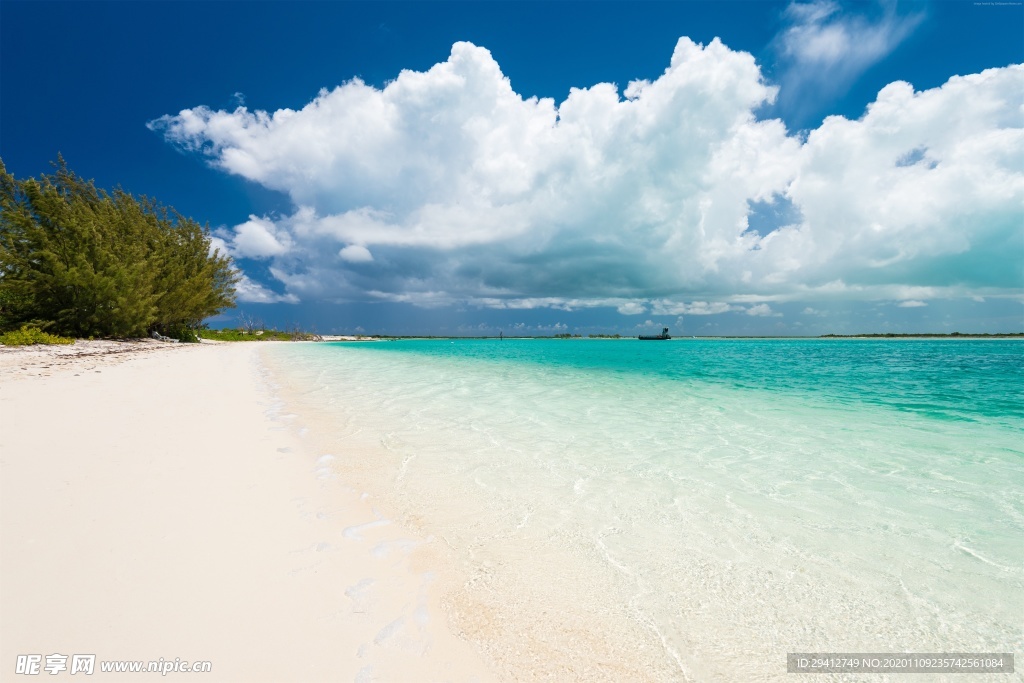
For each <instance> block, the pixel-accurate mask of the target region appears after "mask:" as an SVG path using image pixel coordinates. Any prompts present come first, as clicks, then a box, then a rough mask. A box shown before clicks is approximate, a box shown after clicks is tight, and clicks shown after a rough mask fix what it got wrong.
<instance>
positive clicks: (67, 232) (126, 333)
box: [0, 157, 238, 337]
mask: <svg viewBox="0 0 1024 683" xmlns="http://www.w3.org/2000/svg"><path fill="white" fill-rule="evenodd" d="M237 281H238V275H237V272H236V271H235V270H234V269H233V268H232V266H231V261H230V259H229V258H228V257H227V256H224V255H221V254H220V253H219V252H217V251H211V249H210V236H209V230H208V228H205V227H203V226H200V225H199V224H198V223H196V222H195V221H194V220H192V219H190V218H185V217H184V216H182V215H181V214H179V213H178V212H176V211H174V210H173V209H170V208H167V207H165V206H162V205H160V204H158V203H157V202H155V201H153V200H151V199H148V198H146V197H142V198H141V199H137V198H135V197H133V196H132V195H130V194H128V193H127V192H124V191H123V190H121V189H116V190H114V191H113V192H112V193H108V192H106V191H103V190H98V189H97V188H96V186H95V185H94V184H93V183H92V182H91V181H85V180H83V179H82V178H80V177H78V176H76V175H75V174H74V173H73V172H72V171H70V170H69V169H68V167H67V165H66V164H65V162H64V160H63V159H62V158H60V157H58V161H57V163H56V164H55V173H54V174H52V175H48V176H42V177H41V178H39V179H34V178H29V179H27V180H16V179H15V178H14V177H13V176H12V175H10V174H9V173H8V172H7V169H6V167H5V166H4V164H3V161H2V160H0V331H3V330H9V329H15V328H17V327H19V326H20V325H21V324H22V323H26V322H32V323H35V324H37V325H38V326H40V327H41V328H43V329H49V330H52V331H54V332H57V333H59V334H66V335H71V336H77V337H88V336H96V337H130V336H140V335H145V334H148V333H149V332H152V331H159V332H161V333H164V334H170V335H172V336H179V335H180V333H181V330H182V329H192V328H195V327H197V326H198V325H199V324H200V323H201V322H202V320H203V319H204V318H207V317H209V316H211V315H215V314H217V313H219V312H220V311H222V310H224V309H225V308H229V307H231V306H233V305H234V302H235V283H236V282H237Z"/></svg>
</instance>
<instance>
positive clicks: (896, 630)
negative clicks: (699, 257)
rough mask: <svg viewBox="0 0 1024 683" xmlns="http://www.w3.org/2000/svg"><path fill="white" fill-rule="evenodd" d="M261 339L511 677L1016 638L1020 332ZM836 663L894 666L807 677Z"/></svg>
mask: <svg viewBox="0 0 1024 683" xmlns="http://www.w3.org/2000/svg"><path fill="white" fill-rule="evenodd" d="M263 358H264V361H265V362H266V364H267V366H268V369H269V372H270V373H271V377H272V378H273V379H272V381H273V382H274V383H275V385H277V387H278V390H279V391H280V396H281V398H282V400H283V401H284V402H285V403H286V404H287V405H288V409H289V410H291V411H293V412H294V413H295V414H297V415H298V416H299V419H300V420H301V423H302V424H303V425H305V429H307V430H309V434H310V438H311V439H315V442H316V444H317V448H318V450H319V451H320V452H324V453H330V454H331V455H333V456H334V458H335V459H334V461H333V463H332V466H333V467H334V471H335V473H336V475H337V477H338V479H339V480H340V481H342V482H346V484H347V485H349V486H351V487H353V488H354V489H357V490H361V491H368V492H370V493H372V495H373V496H374V500H375V501H377V502H379V508H380V510H381V514H382V515H385V514H386V515H387V516H389V517H392V518H396V519H398V520H399V521H401V522H402V523H404V524H406V525H407V526H409V527H410V528H415V529H416V530H417V532H418V533H420V534H421V535H422V536H423V537H424V538H430V539H434V540H435V541H436V542H437V544H438V545H439V546H440V547H443V548H444V550H445V552H446V553H447V557H448V558H449V561H450V563H451V566H452V568H453V569H452V575H453V576H455V577H457V578H456V580H454V581H453V582H452V584H451V585H450V586H448V587H447V589H446V592H445V598H444V609H445V612H446V615H445V616H446V618H447V619H449V620H450V623H451V624H452V626H453V628H454V629H455V630H456V631H457V632H459V633H460V634H462V636H463V637H465V638H466V639H468V640H470V641H471V642H473V643H474V644H475V645H476V646H477V648H478V649H479V650H480V651H481V652H482V653H484V655H485V656H486V657H488V658H489V659H490V660H491V661H492V662H493V663H494V666H495V668H496V670H498V671H500V672H502V673H504V674H506V675H508V676H510V677H514V678H518V679H520V680H609V681H622V680H630V681H632V680H651V681H678V680H682V681H691V680H692V681H760V680H784V679H787V674H786V655H787V653H789V652H832V653H880V652H922V653H938V652H1011V653H1017V654H1018V655H1019V654H1020V653H1022V652H1024V647H1022V645H1024V342H1020V341H1014V340H967V339H961V340H953V339H932V340H928V339H891V340H874V339H806V340H802V339H786V340H753V339H751V340H728V339H677V340H671V341H638V340H635V339H622V340H610V339H505V340H500V341H499V340H470V339H451V340H449V339H444V340H398V341H382V342H372V343H310V344H278V345H273V346H269V347H268V348H266V349H264V351H263ZM1022 670H1024V662H1018V663H1017V671H1018V672H1020V671H1022ZM1014 676H1017V678H1016V679H1014ZM1020 676H1021V674H1020V673H1016V674H1012V675H1010V676H1007V675H1005V674H1002V675H999V674H993V675H991V677H990V678H991V680H1000V681H1005V680H1010V679H1013V680H1021V678H1020ZM789 677H791V675H789ZM948 678H949V680H962V677H958V676H955V675H950V676H949V677H948ZM986 678H987V677H986V676H984V675H982V676H981V677H978V678H976V677H974V676H972V677H971V680H979V679H980V680H984V679H986ZM833 679H834V680H871V681H881V680H905V678H901V677H900V676H895V675H894V676H891V677H887V676H886V675H877V674H865V675H863V676H862V677H861V678H858V677H856V676H852V677H851V676H850V675H846V676H845V677H844V676H842V675H838V674H836V675H834V676H832V677H831V678H830V677H828V676H824V677H817V678H816V679H815V680H833ZM917 679H918V680H925V679H927V680H943V679H944V677H942V676H931V675H925V676H924V677H923V678H922V677H917Z"/></svg>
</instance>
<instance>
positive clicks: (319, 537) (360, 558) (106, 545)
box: [0, 341, 496, 681]
mask: <svg viewBox="0 0 1024 683" xmlns="http://www.w3.org/2000/svg"><path fill="white" fill-rule="evenodd" d="M257 347H258V344H256V343H234V344H201V345H177V344H160V343H155V342H152V343H151V342H139V343H136V344H132V345H126V344H124V343H119V342H82V341H80V342H78V343H76V344H75V345H74V346H72V347H51V348H47V349H45V350H41V347H35V348H30V349H9V348H6V347H0V667H2V671H3V672H4V678H6V677H7V674H10V673H12V672H13V671H14V669H15V662H16V660H17V659H18V657H19V656H21V655H41V658H42V659H41V666H45V665H46V663H47V656H49V655H54V654H59V655H65V656H68V657H71V656H73V655H83V654H84V655H95V673H94V675H93V676H92V677H90V680H122V681H123V680H129V679H131V676H130V675H128V676H126V675H125V674H124V673H109V674H104V673H103V672H102V671H101V664H102V663H103V662H110V661H118V660H123V661H144V662H149V661H154V660H159V659H161V658H162V659H163V660H164V661H165V662H170V661H174V660H175V659H179V660H180V661H182V662H196V661H200V662H203V661H208V662H210V663H211V671H210V672H209V673H206V674H202V675H201V676H199V678H200V679H201V680H207V681H327V680H331V681H474V680H476V681H489V680H494V679H495V678H496V676H495V675H494V674H493V672H492V671H490V670H489V669H488V668H487V665H486V664H485V663H484V661H483V659H482V658H481V657H480V656H479V655H478V654H477V653H476V652H475V651H474V650H473V648H472V647H471V646H470V645H469V644H468V643H466V642H465V641H463V640H460V639H459V638H458V637H457V636H456V635H454V634H453V633H452V632H450V630H449V627H448V625H447V623H446V622H445V619H444V617H443V613H442V611H441V610H440V608H439V599H440V597H439V595H438V594H437V593H438V586H439V585H440V584H441V583H442V581H440V580H439V579H440V578H442V577H440V576H439V573H442V572H443V571H444V568H443V566H440V564H439V563H438V562H437V561H436V558H437V555H436V554H432V553H430V552H429V547H430V545H431V543H430V542H428V540H427V539H421V538H418V537H416V535H415V533H414V532H412V531H410V530H408V529H405V528H402V527H401V526H400V525H399V524H396V523H392V522H390V521H389V520H388V519H387V518H386V514H385V512H382V511H380V510H376V509H375V508H374V500H373V499H372V497H369V496H367V495H364V494H362V492H359V491H353V490H350V489H347V488H345V486H344V484H343V482H341V481H340V480H339V478H338V477H337V476H334V475H333V474H332V473H331V471H330V461H329V459H326V458H323V457H321V456H320V454H318V453H317V452H315V451H313V450H312V449H310V448H309V446H308V445H307V444H306V443H305V442H304V440H303V438H302V436H301V433H299V432H298V431H297V430H296V429H294V428H293V427H291V426H290V420H289V419H288V416H286V415H280V414H278V412H277V406H276V405H275V404H274V399H273V395H272V393H271V392H270V390H269V389H268V387H267V385H266V384H265V380H264V378H263V376H262V375H261V374H260V370H259V363H258V358H257V355H258V350H257ZM23 661H27V660H23ZM58 661H59V659H58ZM70 663H71V662H70V659H69V660H68V661H67V664H68V666H70ZM41 673H42V675H43V677H45V678H47V679H49V678H50V676H47V675H46V674H47V671H46V670H45V669H44V670H42V671H41ZM69 673H70V672H69V671H63V672H62V674H61V675H63V676H67V675H69ZM169 675H170V676H172V677H180V676H185V677H188V676H191V675H192V674H185V673H181V674H175V673H170V674H169ZM19 678H20V677H19Z"/></svg>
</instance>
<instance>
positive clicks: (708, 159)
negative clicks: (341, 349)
mask: <svg viewBox="0 0 1024 683" xmlns="http://www.w3.org/2000/svg"><path fill="white" fill-rule="evenodd" d="M716 39H717V40H716ZM1022 62H1024V5H1022V3H1019V2H949V1H945V2H913V3H903V2H899V3H896V2H884V3H871V2H857V3H843V2H832V1H827V0H822V1H817V2H804V3H785V2H781V3H776V2H738V1H736V2H667V1H663V2H611V1H607V2H586V1H582V0H577V1H574V2H408V3H405V2H366V3H356V2H326V1H321V2H288V3H277V2H233V1H230V0H221V1H218V2H146V1H142V2H88V1H85V2H66V3H65V2H45V1H43V2H23V1H18V0H4V1H3V2H2V3H0V157H2V158H3V160H4V163H5V164H6V165H7V167H8V169H9V170H10V171H11V172H12V173H14V174H15V175H16V176H18V177H25V176H28V175H37V174H39V173H43V172H46V171H48V169H49V162H50V161H52V160H53V159H55V158H56V156H57V154H58V152H59V153H62V154H63V155H64V157H65V158H66V159H67V161H68V163H69V164H70V165H71V167H72V168H73V169H75V170H76V171H77V172H78V173H80V174H81V175H84V176H86V177H89V178H94V179H95V180H96V182H97V183H98V184H99V185H100V186H103V187H113V186H116V185H121V186H122V187H124V188H125V189H127V190H128V191H130V192H132V193H135V194H145V195H149V196H152V197H156V198H157V199H159V200H161V201H162V202H164V203H166V204H169V205H171V206H174V207H175V208H177V209H178V210H180V211H181V212H182V213H185V214H186V215H190V216H192V217H194V218H196V219H197V220H199V221H201V222H208V223H209V224H210V226H211V228H212V230H213V232H214V234H215V235H216V243H217V245H218V246H219V247H220V248H222V249H224V250H226V251H228V252H230V253H231V254H232V255H233V257H234V258H235V260H236V264H237V265H238V266H239V267H240V269H241V270H242V271H243V272H244V274H245V276H246V279H245V281H244V287H243V290H242V295H241V297H240V301H239V306H238V309H237V310H235V311H229V312H228V313H227V314H226V315H225V316H222V318H221V319H219V320H217V321H214V324H215V325H231V324H234V323H235V322H236V320H237V316H238V315H239V314H245V315H248V316H252V317H255V318H259V319H262V320H263V321H264V322H266V323H267V324H268V325H277V326H280V327H284V326H290V325H294V324H298V325H301V326H304V327H307V328H308V327H315V328H316V329H317V330H319V331H321V332H337V333H344V332H354V331H363V332H368V333H375V332H390V333H396V334H414V333H430V334H496V333H497V331H498V330H502V331H504V332H505V334H515V333H517V332H519V333H523V334H551V333H556V332H573V333H581V334H587V333H597V332H607V333H612V332H616V333H620V334H636V333H638V332H640V331H644V330H647V329H654V328H657V327H660V326H661V325H667V326H669V327H671V328H672V329H673V331H674V332H676V333H683V334H823V333H830V332H835V333H852V332H870V331H900V332H914V331H935V332H944V331H945V332H951V331H978V332H995V331H1021V330H1024V228H1022V223H1024V130H1022V128H1024V115H1022V113H1021V112H1022V108H1021V107H1022V106H1024V69H1022V68H1021V67H1020V66H1019V65H1020V64H1021V63H1022Z"/></svg>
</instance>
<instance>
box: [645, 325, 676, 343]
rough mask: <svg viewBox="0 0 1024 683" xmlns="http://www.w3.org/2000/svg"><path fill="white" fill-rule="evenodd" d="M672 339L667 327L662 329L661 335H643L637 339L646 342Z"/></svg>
mask: <svg viewBox="0 0 1024 683" xmlns="http://www.w3.org/2000/svg"><path fill="white" fill-rule="evenodd" d="M671 338H672V337H670V336H668V328H667V327H663V328H661V334H648V335H643V334H641V335H640V336H639V337H637V339H641V340H644V341H654V340H656V339H671Z"/></svg>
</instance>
